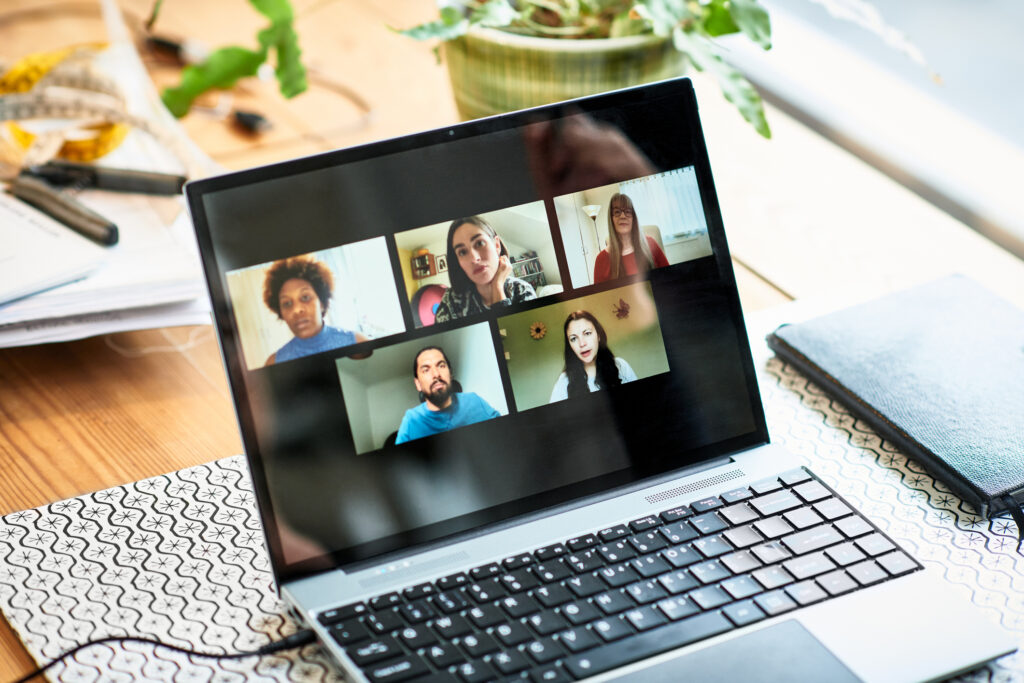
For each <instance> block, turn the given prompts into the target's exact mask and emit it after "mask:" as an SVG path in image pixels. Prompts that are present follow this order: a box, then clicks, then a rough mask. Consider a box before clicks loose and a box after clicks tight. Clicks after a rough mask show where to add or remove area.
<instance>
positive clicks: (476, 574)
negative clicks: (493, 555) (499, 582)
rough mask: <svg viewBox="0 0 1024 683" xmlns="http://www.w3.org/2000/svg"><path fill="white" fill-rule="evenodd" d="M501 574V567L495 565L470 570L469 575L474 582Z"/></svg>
mask: <svg viewBox="0 0 1024 683" xmlns="http://www.w3.org/2000/svg"><path fill="white" fill-rule="evenodd" d="M501 572H502V569H501V565H499V564H496V563H494V564H485V565H483V566H480V567H474V568H473V569H470V570H469V575H470V577H472V579H473V580H474V581H480V580H482V579H487V578H490V577H492V576H497V575H498V574H501Z"/></svg>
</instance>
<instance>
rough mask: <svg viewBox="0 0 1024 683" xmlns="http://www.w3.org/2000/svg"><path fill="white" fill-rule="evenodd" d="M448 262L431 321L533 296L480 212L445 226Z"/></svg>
mask: <svg viewBox="0 0 1024 683" xmlns="http://www.w3.org/2000/svg"><path fill="white" fill-rule="evenodd" d="M448 264H449V265H448V278H449V279H450V280H451V283H452V286H451V287H450V288H449V289H447V290H445V293H444V296H442V297H441V302H440V303H439V304H438V306H437V312H436V313H435V314H434V322H438V323H443V322H447V321H449V320H456V319H458V318H464V317H466V316H468V315H473V314H475V313H482V312H484V311H486V310H488V309H490V308H492V307H495V306H510V305H512V304H517V303H519V302H520V301H528V300H530V299H535V298H537V293H536V292H534V291H533V287H531V286H530V284H529V283H527V282H526V281H524V280H520V279H519V278H517V277H513V276H512V263H511V261H510V260H509V257H508V248H507V247H506V246H505V244H504V243H503V242H502V241H501V238H500V237H499V236H498V233H497V232H495V230H494V228H492V227H491V225H490V223H488V222H487V221H485V220H484V219H483V218H481V217H480V216H469V217H467V218H458V219H456V220H454V221H452V224H451V225H450V226H449V227H448Z"/></svg>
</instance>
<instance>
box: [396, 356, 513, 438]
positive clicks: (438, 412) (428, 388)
mask: <svg viewBox="0 0 1024 683" xmlns="http://www.w3.org/2000/svg"><path fill="white" fill-rule="evenodd" d="M412 376H413V380H412V381H413V384H415V385H416V390H417V391H419V392H420V400H421V401H422V402H421V403H420V404H419V405H418V406H416V407H415V408H410V409H409V410H407V411H405V416H404V417H403V418H402V425H401V426H400V427H399V428H398V436H397V438H396V439H395V443H396V444H397V443H403V442H405V441H411V440H413V439H420V438H422V437H424V436H430V435H431V434H437V433H439V432H445V431H448V430H449V429H455V428H456V427H464V426H466V425H469V424H473V423H474V422H482V421H483V420H490V419H491V418H493V417H499V416H500V415H501V413H499V412H498V411H497V410H495V409H494V408H492V407H491V406H490V404H488V403H487V401H485V400H483V399H482V398H480V397H479V396H477V395H476V394H474V393H472V392H462V391H456V390H455V386H454V382H453V380H452V367H451V363H449V362H448V356H447V355H446V354H445V352H444V349H442V348H441V347H439V346H427V347H425V348H423V349H420V351H419V353H417V354H416V358H415V359H414V360H413V363H412Z"/></svg>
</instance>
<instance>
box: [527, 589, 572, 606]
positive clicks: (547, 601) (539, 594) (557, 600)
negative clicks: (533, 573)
mask: <svg viewBox="0 0 1024 683" xmlns="http://www.w3.org/2000/svg"><path fill="white" fill-rule="evenodd" d="M533 597H534V598H536V599H537V602H539V603H540V604H542V605H544V606H545V607H557V606H558V605H561V604H562V603H565V602H569V601H570V600H572V599H573V596H572V593H570V592H569V589H568V588H566V587H565V586H561V585H558V584H553V585H551V586H541V587H540V588H535V589H534V591H533Z"/></svg>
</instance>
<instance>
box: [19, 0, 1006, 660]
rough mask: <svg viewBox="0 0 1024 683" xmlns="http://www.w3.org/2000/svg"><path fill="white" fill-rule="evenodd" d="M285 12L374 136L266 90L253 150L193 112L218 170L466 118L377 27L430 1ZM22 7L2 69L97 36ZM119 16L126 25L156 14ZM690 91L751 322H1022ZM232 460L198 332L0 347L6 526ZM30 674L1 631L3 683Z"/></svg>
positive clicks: (249, 88) (806, 152) (774, 115)
mask: <svg viewBox="0 0 1024 683" xmlns="http://www.w3.org/2000/svg"><path fill="white" fill-rule="evenodd" d="M295 4H296V6H297V8H298V17H299V19H298V29H299V34H300V36H301V40H302V47H303V51H304V56H305V58H306V60H307V63H309V64H310V65H312V66H313V67H315V68H316V69H317V70H318V72H319V73H320V74H322V75H323V76H324V77H325V78H327V79H330V80H332V81H334V82H336V83H341V84H342V85H343V86H345V87H348V88H351V89H352V90H354V91H355V92H357V93H359V94H360V96H362V97H363V98H364V99H365V100H367V101H368V102H369V103H370V104H371V105H372V107H373V110H374V116H373V118H372V121H371V122H369V123H361V120H360V114H359V111H358V110H357V109H356V108H355V107H354V106H353V105H352V104H351V103H350V102H349V101H347V100H346V99H345V98H343V97H341V96H339V95H338V94H336V93H335V92H332V91H331V89H330V88H328V87H323V86H314V87H313V88H312V89H311V91H310V92H308V93H307V94H304V95H302V96H301V97H299V98H298V99H296V100H294V101H292V102H288V103H286V102H285V101H284V100H282V99H281V98H280V97H279V96H278V95H277V94H276V92H275V90H274V87H273V85H272V84H264V83H259V82H254V83H246V84H244V85H243V87H242V88H240V92H239V93H238V94H236V95H235V99H234V104H235V106H238V107H251V108H255V109H258V110H260V111H262V112H264V113H265V114H266V115H267V116H268V117H269V118H270V119H271V120H272V121H273V123H274V129H273V130H272V131H271V132H270V133H268V134H266V135H265V136H263V137H261V138H259V139H252V138H248V137H246V136H244V135H242V134H239V133H237V132H235V131H233V130H232V129H230V128H229V127H228V126H227V125H226V124H224V123H223V122H222V121H220V120H217V119H216V118H214V117H212V116H209V115H206V114H201V113H194V114H191V115H190V116H189V117H187V118H186V120H185V126H186V128H187V130H188V132H189V134H190V135H191V136H192V138H193V139H194V140H195V141H196V142H197V143H198V144H199V146H200V147H201V148H202V149H204V150H205V151H206V152H207V153H208V154H209V155H210V156H212V157H213V158H214V159H215V160H217V161H218V162H220V163H221V164H223V165H225V166H227V167H229V168H245V167H249V166H253V165H256V164H260V163H266V162H271V161H276V160H280V159H286V158H290V157H294V156H299V155H304V154H310V153H314V152H320V151H325V150H329V149H334V148H337V147H343V146H348V145H352V144H357V143H362V142H366V141H370V140H375V139H381V138H386V137H392V136H395V135H400V134H403V133H409V132H413V131H415V130H419V129H425V128H431V127H436V126H442V125H446V124H449V123H452V122H455V121H456V120H457V115H456V113H455V107H454V104H453V101H452V96H451V87H450V85H449V83H448V80H447V74H446V72H445V70H444V67H443V66H438V65H437V64H436V63H435V60H434V57H433V55H432V53H431V51H430V47H429V46H428V45H423V44H419V43H414V42H412V41H410V40H407V39H405V38H403V37H401V36H398V35H396V34H394V33H392V32H391V31H389V30H388V28H387V27H388V26H408V25H411V24H413V23H416V22H418V21H422V20H424V19H427V18H429V17H430V16H431V15H432V12H433V11H434V9H433V7H434V4H433V2H432V1H431V0H415V1H410V0H386V1H385V0H382V1H380V2H373V3H324V2H320V1H319V0H297V1H296V3H295ZM16 6H17V7H18V9H17V10H16V12H17V13H16V14H15V13H13V12H11V13H8V12H7V11H6V10H3V11H0V46H3V47H2V48H0V51H2V54H0V59H3V58H6V59H10V58H14V57H17V56H19V55H22V54H25V53H28V52H32V51H38V50H42V49H46V48H50V47H57V46H62V45H67V44H71V43H75V42H82V41H83V40H87V39H90V38H95V39H102V37H103V35H104V31H103V24H102V22H101V20H100V17H99V14H98V12H97V11H95V10H93V9H91V8H90V7H89V6H88V5H86V4H82V5H73V6H72V10H71V11H69V10H68V7H69V5H68V4H67V3H41V2H40V3H16ZM122 6H123V7H124V8H125V11H126V13H127V14H128V16H129V21H130V22H132V21H136V22H137V21H138V20H139V19H141V18H142V17H145V16H146V15H147V13H148V12H149V10H150V7H151V6H152V2H151V0H122ZM6 7H11V5H10V3H8V4H7V5H6ZM48 7H58V9H56V10H50V9H47V8H48ZM259 24H260V18H259V16H258V15H256V13H255V12H254V11H253V10H252V9H251V7H250V6H249V5H248V3H247V2H245V1H244V0H230V1H227V0H225V1H224V2H216V3H211V2H206V1H203V0H176V1H175V2H173V3H166V4H165V6H164V7H163V10H162V14H161V17H160V19H159V22H158V24H157V28H158V30H159V31H160V32H162V33H167V34H171V35H179V36H180V35H189V36H191V37H194V38H196V39H200V40H202V41H204V42H207V43H208V44H210V45H221V44H226V43H240V44H245V43H246V42H248V41H250V40H251V36H252V35H254V34H255V31H256V30H257V27H258V26H259ZM149 66H150V70H151V73H152V75H153V77H154V80H155V81H156V82H157V83H160V84H166V83H170V82H173V81H174V79H175V71H174V70H173V69H172V68H171V67H169V66H167V65H165V64H161V63H159V62H157V61H152V62H150V63H149ZM694 79H695V85H696V87H697V90H698V98H699V100H700V102H701V111H702V120H703V123H704V126H705V132H706V135H707V139H708V147H709V151H710V156H711V160H712V166H713V168H714V169H715V176H716V183H717V187H718V194H719V201H720V203H721V205H722V211H723V214H724V219H725V224H726V226H727V227H728V234H729V239H730V247H731V249H732V251H733V255H734V260H735V264H736V270H737V276H738V279H739V282H740V293H741V297H742V299H743V305H744V308H745V309H746V310H747V311H755V310H759V309H763V308H767V307H770V306H773V305H776V304H779V303H783V302H785V301H788V300H790V299H793V298H801V299H808V298H818V299H822V300H827V301H828V302H830V304H833V303H834V305H839V304H841V303H846V302H850V301H854V300H858V299H864V298H867V297H870V296H873V295H877V294H881V293H884V292H886V291H889V290H892V289H897V288H901V287H904V286H909V285H912V284H915V283H918V282H923V281H926V280H929V279H932V278H934V277H938V276H940V275H943V274H947V273H950V272H963V273H967V274H969V275H971V276H972V277H974V278H975V279H977V280H979V281H980V282H982V283H984V284H985V285H987V286H988V287H990V288H991V289H993V290H994V291H996V292H998V293H1000V294H1002V295H1003V296H1004V297H1006V298H1008V299H1010V300H1011V301H1013V302H1014V303H1016V304H1017V305H1018V306H1022V307H1024V263H1022V262H1021V261H1020V260H1019V259H1016V258H1014V257H1012V256H1010V255H1009V254H1007V253H1006V252H1004V251H1002V250H1000V249H998V248H996V247H994V246H992V245H991V244H990V243H988V242H986V241H985V240H983V239H982V238H980V237H979V236H977V235H976V234H974V233H973V232H972V231H970V230H969V229H968V228H966V227H964V226H963V225H962V224H960V223H958V222H957V221H955V220H953V219H952V218H950V217H948V216H946V215H945V214H943V213H941V212H940V211H938V210H937V209H935V208H934V207H932V206H931V205H929V204H927V203H925V202H924V201H923V200H921V199H920V198H918V197H917V196H915V195H913V194H912V193H910V192H909V191H907V190H906V189H904V188H903V187H901V186H900V185H898V184H896V183H894V182H893V181H891V180H890V179H888V178H886V177H885V176H883V175H882V174H880V173H878V172H877V171H875V170H874V169H872V168H870V167H868V166H866V165H865V164H863V163H862V162H860V161H859V160H857V159H855V158H853V157H852V156H850V155H848V154H847V153H846V152H843V151H842V150H840V149H838V148H836V147H834V146H833V145H831V144H830V143H828V142H827V141H824V140H823V139H821V138H819V137H817V136H816V135H815V134H814V133H811V132H810V131H808V130H806V129H804V128H803V127H802V126H801V125H800V124H798V123H795V122H794V121H793V120H791V119H789V118H787V117H786V116H785V115H783V114H782V113H780V112H778V111H769V119H770V122H771V124H772V126H773V128H774V132H775V138H774V139H773V140H772V141H764V140H761V139H760V138H758V137H757V136H756V135H755V134H754V133H753V131H751V130H750V129H749V127H748V126H747V125H746V124H745V123H744V122H743V121H742V120H741V119H740V118H739V117H738V115H737V114H736V113H735V112H734V111H733V110H732V108H731V106H730V105H728V104H727V103H725V102H724V101H723V100H722V98H721V95H720V94H719V93H718V92H717V90H716V88H715V86H714V85H713V84H712V83H710V82H709V81H708V80H707V79H705V78H704V77H703V76H702V75H700V74H697V75H696V76H695V77H694ZM240 451H241V443H240V440H239V437H238V433H237V427H236V423H235V419H234V414H233V410H232V406H231V400H230V395H229V392H228V388H227V381H226V378H225V375H224V371H223V369H222V366H221V362H220V357H219V352H218V350H217V344H216V340H215V339H214V337H213V331H212V328H210V327H209V326H205V327H191V328H173V329H161V330H148V331H142V332H134V333H124V334H114V335H107V336H104V337H98V338H93V339H88V340H85V341H81V342H74V343H66V344H53V345H44V346H35V347H28V348H20V349H6V350H0V471H2V472H3V476H2V477H0V515H2V514H7V513H9V512H12V511H15V510H20V509H24V508H29V507H34V506H37V505H41V504H44V503H47V502H50V501H54V500H59V499H62V498H66V497H70V496H74V495H78V494H81V493H84V492H88V491H92V490H96V489H101V488H106V487H110V486H114V485H117V484H122V483H125V482H130V481H135V480H138V479H141V478H144V477H149V476H153V475H157V474H161V473H164V472H168V471H172V470H177V469H180V468H184V467H188V466H191V465H196V464H199V463H204V462H209V461H211V460H214V459H216V458H221V457H224V456H227V455H231V454H234V453H238V452H240ZM32 666H33V664H32V662H31V660H30V659H29V657H28V655H27V654H26V653H25V652H24V650H23V648H22V647H21V645H20V643H19V642H18V640H17V638H16V637H15V636H14V635H13V633H12V632H11V631H10V629H9V628H8V626H7V625H6V623H3V622H0V680H8V679H10V678H12V677H14V676H17V675H21V674H23V673H25V672H27V671H28V670H30V669H31V668H32Z"/></svg>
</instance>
